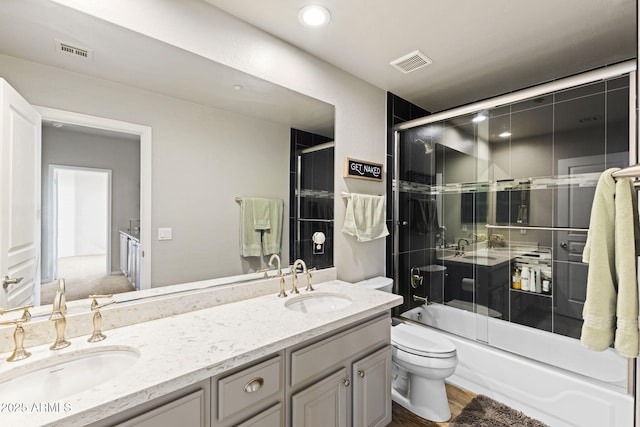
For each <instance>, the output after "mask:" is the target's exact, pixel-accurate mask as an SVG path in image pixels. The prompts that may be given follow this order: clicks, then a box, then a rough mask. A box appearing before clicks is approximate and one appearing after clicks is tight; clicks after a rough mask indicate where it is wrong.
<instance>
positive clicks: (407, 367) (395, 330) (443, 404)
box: [357, 277, 458, 422]
mask: <svg viewBox="0 0 640 427" xmlns="http://www.w3.org/2000/svg"><path fill="white" fill-rule="evenodd" d="M357 284H358V285H361V286H366V287H369V288H372V289H377V290H382V291H386V292H392V291H393V279H390V278H388V277H374V278H372V279H368V280H364V281H362V282H358V283H357ZM391 346H392V366H393V381H392V390H391V397H392V398H393V401H394V402H396V403H398V404H400V405H402V406H404V407H405V408H406V409H408V410H409V411H411V412H413V413H414V414H416V415H419V416H421V417H422V418H426V419H428V420H431V421H435V422H443V421H448V420H449V419H450V418H451V409H450V408H449V401H448V400H447V391H446V389H445V386H444V380H445V378H447V377H449V376H451V375H453V373H454V372H455V370H456V366H457V365H458V357H457V354H456V346H455V345H454V344H453V343H452V342H451V341H450V340H448V339H446V338H445V337H444V336H442V335H440V334H438V333H437V332H434V331H432V330H430V329H428V328H427V327H424V326H417V325H412V324H408V323H398V324H397V325H395V326H392V327H391Z"/></svg>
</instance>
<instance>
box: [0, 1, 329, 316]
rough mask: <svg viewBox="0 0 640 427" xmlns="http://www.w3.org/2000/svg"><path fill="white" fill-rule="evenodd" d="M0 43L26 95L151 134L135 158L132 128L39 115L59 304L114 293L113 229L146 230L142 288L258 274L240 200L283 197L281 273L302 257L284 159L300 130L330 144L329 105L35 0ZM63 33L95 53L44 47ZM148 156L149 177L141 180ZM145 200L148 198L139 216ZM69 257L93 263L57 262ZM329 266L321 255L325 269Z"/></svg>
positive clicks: (48, 274)
mask: <svg viewBox="0 0 640 427" xmlns="http://www.w3.org/2000/svg"><path fill="white" fill-rule="evenodd" d="M34 16H35V17H36V18H37V19H34ZM0 40H4V41H5V42H0V77H2V78H4V79H5V80H6V81H7V82H8V83H9V84H10V85H11V86H12V87H13V88H14V89H16V90H17V91H18V92H19V93H20V94H21V95H22V96H23V97H24V98H25V99H26V100H27V101H28V102H29V103H31V104H33V105H36V106H44V107H47V108H49V109H58V110H60V111H68V112H74V113H81V114H84V115H89V116H95V117H101V118H108V119H109V120H115V121H121V122H126V123H133V124H139V125H142V126H146V127H149V128H150V129H151V132H152V138H151V141H152V145H151V150H150V152H148V153H145V152H144V150H142V154H141V149H140V135H132V134H129V133H126V132H113V131H105V130H104V129H98V128H95V127H91V126H84V125H78V123H64V122H60V121H56V120H48V119H46V117H45V120H43V125H42V136H43V137H42V141H43V143H42V144H43V145H42V148H43V150H42V152H43V154H42V160H43V162H42V252H41V256H42V258H41V262H40V264H41V274H42V281H43V283H46V282H55V280H56V279H57V278H58V277H64V278H65V279H66V281H67V294H68V299H73V295H74V288H76V287H78V286H83V287H85V288H87V289H85V290H84V291H82V292H80V293H79V294H78V295H81V297H86V295H84V294H86V293H107V292H113V291H116V292H117V289H118V287H117V286H116V287H107V288H104V287H103V286H102V284H101V283H102V282H101V280H106V281H113V280H114V277H109V276H116V275H117V274H116V275H114V274H113V273H119V272H120V270H121V266H123V265H127V260H124V259H121V258H122V257H121V255H122V253H123V251H124V250H125V248H127V246H126V245H127V242H124V241H123V240H122V235H121V233H120V231H121V230H125V231H127V232H128V234H129V235H130V236H132V237H134V238H135V237H136V236H137V235H138V233H139V231H140V230H141V229H142V230H144V229H145V228H146V229H147V231H150V232H149V233H148V234H147V235H148V236H149V238H148V241H142V242H141V246H140V248H138V249H137V250H139V251H140V252H142V251H143V249H144V248H147V251H148V254H145V255H150V259H151V262H150V265H149V267H148V271H144V270H143V269H142V267H140V266H139V267H138V268H139V270H138V271H140V270H141V269H142V272H141V274H142V275H147V277H146V279H147V284H148V287H152V288H155V287H163V286H166V285H174V284H180V283H187V282H196V281H202V280H207V279H212V278H219V277H227V276H242V275H245V274H251V275H252V276H251V277H255V272H257V271H259V270H262V269H265V268H268V260H269V257H268V256H251V257H245V256H241V254H240V249H239V241H240V203H239V202H238V201H237V199H242V198H254V197H257V198H274V199H279V200H282V201H283V207H284V208H283V218H282V219H283V230H282V239H281V248H280V251H279V254H280V257H281V259H282V264H283V267H286V266H288V265H289V264H290V263H292V262H293V259H290V258H291V257H292V256H294V255H298V254H300V255H301V256H304V255H305V253H306V252H304V251H302V252H296V251H294V250H292V246H295V245H296V244H297V241H296V235H295V233H294V230H293V229H292V227H293V226H294V225H295V224H296V222H295V210H294V209H292V208H293V205H295V203H296V199H295V188H292V183H295V179H293V178H292V173H293V174H295V173H296V169H295V168H292V165H293V164H294V162H295V161H296V157H297V155H298V154H299V150H300V149H304V147H303V148H301V147H300V146H299V145H296V141H294V140H293V139H294V135H298V134H304V135H311V137H312V138H316V139H318V140H322V142H323V143H324V142H326V141H331V142H332V143H334V142H333V139H334V138H333V137H334V107H333V106H332V105H330V104H327V103H325V102H322V101H320V100H317V99H313V98H310V97H308V96H305V95H303V94H300V93H297V92H295V91H292V90H290V89H287V88H284V87H281V86H277V85H274V84H272V83H269V82H266V81H263V80H261V79H258V78H256V77H254V76H251V75H248V74H246V73H243V72H240V71H238V70H235V69H231V68H229V67H226V66H224V65H221V64H219V63H215V62H212V61H210V60H208V59H205V58H203V57H200V56H197V55H195V54H192V53H190V52H185V51H184V50H181V49H178V48H175V47H173V46H169V45H167V44H164V43H162V42H160V41H158V40H154V39H150V38H148V37H145V36H142V35H140V34H137V33H134V32H132V31H129V30H126V29H124V28H120V27H117V26H115V25H112V24H108V23H105V22H103V21H100V20H98V19H95V18H91V17H88V16H84V15H83V14H81V13H78V12H76V11H72V10H70V9H67V8H65V7H62V6H58V5H51V4H49V2H47V1H44V0H38V1H35V2H28V4H16V5H12V7H11V9H10V10H7V11H6V13H5V12H3V14H2V17H0ZM8 40H11V41H12V43H6V41H8ZM60 40H62V41H63V42H67V43H70V44H74V43H75V45H77V46H78V47H84V48H90V50H91V58H90V60H88V61H87V60H83V59H78V58H74V57H70V56H68V55H67V54H64V53H59V52H56V50H55V49H50V48H51V46H54V45H55V46H58V47H59V44H56V43H58V41H60ZM45 45H46V46H47V48H46V49H44V48H42V46H45ZM328 152H329V151H325V152H324V153H325V154H326V153H328ZM145 162H146V163H145ZM330 163H331V166H333V165H332V163H333V162H332V160H331V161H330ZM141 164H142V165H143V167H142V168H141ZM145 164H146V165H148V166H149V168H148V170H147V171H146V172H147V173H148V177H150V182H151V184H150V185H144V184H143V185H141V181H142V182H144V179H142V180H141V174H144V173H145V167H144V165H145ZM331 178H332V177H331ZM145 192H148V194H145ZM145 197H148V199H149V200H151V203H150V206H149V207H148V208H149V209H150V221H147V222H145V218H144V215H142V216H141V209H142V208H141V202H140V201H141V200H145ZM332 212H333V211H332V206H331V208H330V209H329V208H327V209H325V210H324V211H323V218H322V219H323V220H324V219H326V220H331V219H332V218H329V217H328V216H327V215H332ZM332 229H333V228H332V227H326V228H323V231H325V232H327V233H329V232H330V233H332ZM144 235H145V234H144V233H143V234H141V235H140V236H144ZM327 237H328V238H327V241H328V242H330V241H331V237H332V236H327ZM129 244H130V242H129ZM127 249H128V250H129V251H131V250H134V251H135V250H136V248H135V245H134V247H133V249H132V248H131V246H129V247H128V248H127ZM96 254H100V257H95V256H93V255H96ZM141 255H142V254H141ZM311 255H314V254H311V253H310V256H311ZM74 257H78V258H80V257H84V258H86V259H87V260H88V262H87V263H86V264H85V265H80V264H77V265H71V266H68V265H63V264H64V262H66V261H70V260H71V259H72V258H74ZM64 258H66V259H64ZM307 261H308V264H309V267H312V266H314V265H315V264H314V259H308V260H307ZM315 261H316V264H317V263H318V262H317V260H315ZM61 262H62V263H61ZM123 263H124V264H123ZM328 265H331V261H330V260H329V261H327V259H326V258H325V259H323V265H320V267H326V266H328ZM96 268H97V269H98V270H99V272H98V273H95V271H96ZM129 268H135V266H131V265H129ZM83 269H89V270H91V271H92V273H86V272H83V271H82V270H83ZM61 270H62V271H61ZM63 271H64V272H63ZM96 274H97V275H98V276H99V277H93V276H95V275H96ZM74 275H77V277H78V278H79V279H77V280H76V279H75V278H74ZM92 275H93V276H92ZM123 286H124V288H123V290H127V289H126V284H123ZM49 297H50V296H47V297H46V298H44V297H43V300H42V302H43V303H46V302H48V299H49Z"/></svg>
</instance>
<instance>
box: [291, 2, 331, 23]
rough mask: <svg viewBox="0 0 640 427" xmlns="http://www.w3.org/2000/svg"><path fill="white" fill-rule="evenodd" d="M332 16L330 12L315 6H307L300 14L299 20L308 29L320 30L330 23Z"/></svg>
mask: <svg viewBox="0 0 640 427" xmlns="http://www.w3.org/2000/svg"><path fill="white" fill-rule="evenodd" d="M330 19H331V14H330V13H329V11H328V10H327V9H326V8H324V7H322V6H318V5H315V4H311V5H309V6H305V7H303V8H302V9H300V12H298V20H299V21H300V22H301V23H302V25H305V26H307V27H312V28H318V27H323V26H325V25H327V24H328V23H329V20H330Z"/></svg>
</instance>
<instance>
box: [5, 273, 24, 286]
mask: <svg viewBox="0 0 640 427" xmlns="http://www.w3.org/2000/svg"><path fill="white" fill-rule="evenodd" d="M22 279H23V278H22V277H16V278H15V279H9V276H4V277H3V278H2V287H3V288H4V289H7V288H8V287H9V285H16V284H18V283H20V282H21V281H22Z"/></svg>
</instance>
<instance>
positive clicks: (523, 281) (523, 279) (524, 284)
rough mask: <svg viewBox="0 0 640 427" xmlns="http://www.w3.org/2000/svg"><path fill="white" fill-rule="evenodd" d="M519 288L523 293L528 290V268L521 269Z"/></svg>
mask: <svg viewBox="0 0 640 427" xmlns="http://www.w3.org/2000/svg"><path fill="white" fill-rule="evenodd" d="M520 288H521V289H522V290H523V291H528V290H529V267H526V266H525V267H522V273H520Z"/></svg>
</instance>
